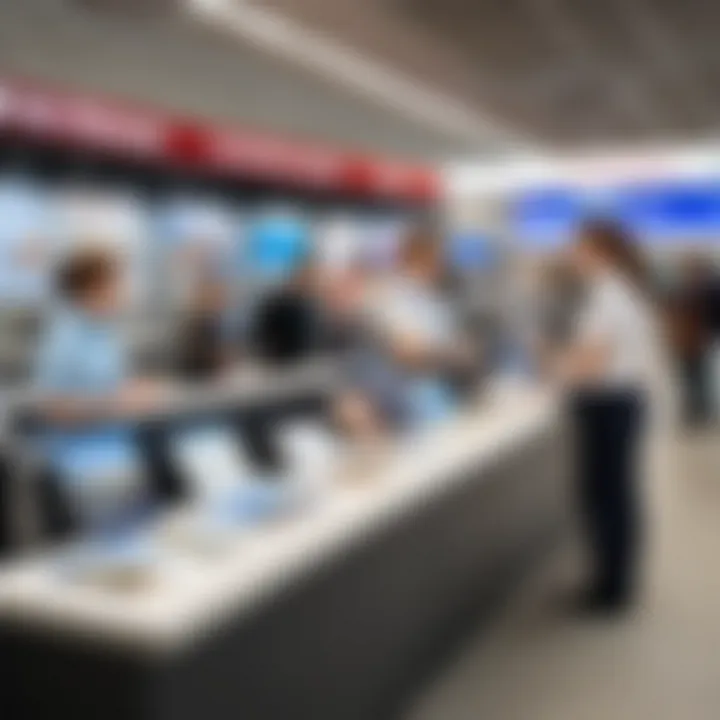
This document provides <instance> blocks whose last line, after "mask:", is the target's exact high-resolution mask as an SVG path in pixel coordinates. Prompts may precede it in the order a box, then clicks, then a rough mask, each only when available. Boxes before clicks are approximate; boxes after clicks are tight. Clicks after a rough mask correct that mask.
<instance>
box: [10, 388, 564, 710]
mask: <svg viewBox="0 0 720 720" xmlns="http://www.w3.org/2000/svg"><path fill="white" fill-rule="evenodd" d="M562 436H563V430H562V424H561V423H560V421H559V417H558V410H557V407H556V403H555V401H554V399H553V398H552V397H551V396H549V395H547V394H545V393H543V392H541V391H538V390H530V389H525V390H516V391H513V392H510V393H508V392H502V393H499V394H498V395H497V396H496V397H494V398H491V399H487V400H486V401H485V403H484V404H483V406H482V407H480V408H478V409H477V410H475V411H472V412H468V413H466V414H465V415H464V416H462V417H460V418H458V419H457V420H456V421H453V422H452V423H450V424H448V425H446V426H444V427H443V428H441V429H437V430H434V431H432V432H429V433H426V434H424V435H415V436H414V437H411V438H410V437H409V438H406V439H403V440H402V441H398V443H397V444H396V445H395V446H394V447H393V448H392V449H390V450H388V451H387V452H386V455H385V456H384V457H382V459H381V460H379V461H378V463H377V466H376V467H374V468H373V469H372V470H368V472H367V474H366V477H363V478H360V479H358V478H355V479H354V480H353V481H352V482H350V481H348V480H347V479H343V478H342V477H341V478H338V481H337V482H336V483H334V484H333V486H332V489H331V490H330V491H329V492H328V494H327V497H326V498H325V499H324V500H323V502H321V503H318V504H317V505H316V506H314V507H313V508H312V509H311V510H309V511H308V512H306V513H303V514H302V515H299V516H297V517H295V518H292V519H288V520H287V521H285V523H284V524H283V525H282V527H278V528H275V529H270V528H266V529H264V530H262V531H258V532H257V533H255V534H249V535H248V536H246V537H244V538H242V540H239V541H238V545H237V548H236V549H234V550H233V551H232V552H230V553H228V554H227V555H226V556H223V557H218V558H214V559H213V560H212V561H208V562H207V563H205V564H204V565H203V566H202V567H199V566H198V567H194V568H193V567H190V566H183V567H177V568H174V569H173V570H172V571H168V572H166V573H164V574H163V575H162V576H161V577H159V579H158V581H157V582H156V583H154V584H153V585H152V586H151V587H148V588H146V589H143V591H142V592H140V593H138V594H137V595H132V596H127V595H122V594H121V595H113V594H111V593H110V592H108V591H102V590H99V589H92V588H89V587H84V588H83V587H79V586H74V585H72V584H69V583H61V582H59V581H58V580H57V579H56V576H55V575H54V574H53V573H50V572H49V571H48V569H47V559H46V558H43V557H39V558H34V559H29V560H25V561H23V562H21V563H16V564H15V565H13V566H11V567H9V568H7V569H6V570H5V571H4V572H3V573H2V576H1V577H0V628H1V632H0V639H1V640H2V643H3V645H4V646H5V647H4V648H3V649H2V651H3V654H5V652H6V651H7V652H8V653H11V655H10V657H12V658H13V660H12V661H11V666H12V672H13V678H12V681H11V683H10V688H12V691H13V697H12V701H13V706H12V707H13V708H14V710H15V712H16V713H20V714H19V715H17V717H22V718H33V720H34V719H35V718H38V719H41V718H45V717H50V716H53V717H56V716H57V713H58V712H62V713H63V714H65V713H67V716H68V717H73V718H75V719H76V720H82V718H96V717H103V718H104V719H105V720H112V719H114V718H118V720H120V719H123V720H128V719H130V718H150V717H152V718H154V719H155V720H159V719H160V720H161V719H163V718H167V719H168V720H171V719H172V720H184V719H185V718H188V719H190V718H199V717H207V718H213V720H223V719H224V718H228V719H229V718H240V717H242V718H244V719H250V720H254V719H256V718H257V720H273V719H274V718H278V719H280V718H282V720H286V719H287V718H311V719H312V720H323V719H324V718H328V720H330V719H332V720H337V719H338V718H342V720H352V719H354V718H358V720H360V719H362V720H369V719H372V720H375V718H378V717H384V716H385V715H386V714H387V713H388V712H391V711H392V709H393V708H394V707H395V706H396V703H397V702H399V701H400V700H401V699H402V698H403V697H404V695H405V693H406V692H407V691H408V689H409V688H410V687H411V686H412V685H413V683H414V682H416V681H417V680H418V678H419V677H420V675H421V674H422V673H423V672H425V671H426V670H427V667H428V663H429V662H432V660H433V658H435V657H436V656H437V652H438V651H439V648H441V647H443V646H444V645H445V644H446V643H447V642H449V640H450V638H451V637H452V636H453V635H455V634H456V633H458V632H460V633H461V632H463V631H464V630H466V629H467V624H468V623H469V622H470V621H471V619H472V618H474V617H475V616H477V614H478V613H481V612H482V610H483V608H484V607H486V606H487V604H488V603H489V602H490V600H491V599H492V598H494V597H495V596H497V595H498V594H499V593H501V592H502V590H503V589H504V588H506V587H507V586H508V584H509V582H510V580H511V578H514V577H516V576H517V574H518V573H519V572H520V571H521V569H522V568H523V567H525V566H526V565H527V563H528V562H529V561H530V560H531V559H532V558H533V557H534V556H535V555H536V553H537V552H539V551H540V550H541V549H542V548H543V547H545V546H546V544H547V542H549V541H550V539H551V538H552V537H553V536H554V535H555V534H556V532H557V531H558V530H559V529H560V528H561V527H562V526H563V525H564V507H565V497H564V488H563V483H564V472H563V458H564V453H563V452H562V449H563V447H562ZM11 717H12V716H11Z"/></svg>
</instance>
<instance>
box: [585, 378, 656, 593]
mask: <svg viewBox="0 0 720 720" xmlns="http://www.w3.org/2000/svg"><path fill="white" fill-rule="evenodd" d="M644 415H645V400H644V397H643V395H642V393H635V392H630V391H627V392H625V391H623V392H621V391H596V392H586V393H578V394H577V395H576V396H575V397H574V398H573V400H572V416H573V419H574V425H575V428H574V430H575V432H576V438H577V439H576V443H577V445H576V455H577V457H576V463H577V466H576V473H577V485H578V490H579V499H580V504H581V509H582V515H583V519H584V527H585V531H586V537H587V541H588V547H589V551H590V558H591V562H592V572H593V575H594V577H593V581H594V585H593V588H592V589H593V591H594V592H596V593H598V594H599V595H600V596H601V597H603V598H604V599H607V600H612V601H625V600H627V599H629V597H630V595H631V594H632V592H633V589H634V585H635V575H636V571H637V566H638V545H639V540H640V511H639V492H640V488H639V478H638V475H639V465H640V454H641V452H640V450H641V438H642V428H643V424H644V422H643V420H644Z"/></svg>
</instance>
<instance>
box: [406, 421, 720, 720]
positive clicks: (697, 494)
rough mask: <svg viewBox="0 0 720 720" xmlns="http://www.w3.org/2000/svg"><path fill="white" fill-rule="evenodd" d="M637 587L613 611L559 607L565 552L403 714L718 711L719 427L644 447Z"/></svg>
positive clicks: (413, 719) (587, 716)
mask: <svg viewBox="0 0 720 720" xmlns="http://www.w3.org/2000/svg"><path fill="white" fill-rule="evenodd" d="M653 459H654V462H653V465H654V468H653V472H652V473H649V482H648V493H647V497H648V501H649V506H650V512H649V517H650V520H651V522H650V523H649V528H648V529H649V542H648V562H647V565H648V571H647V581H646V591H645V593H644V596H643V599H642V602H641V604H640V605H639V607H638V610H637V611H636V612H635V613H634V614H633V615H632V616H631V617H628V618H626V619H623V620H613V621H609V620H605V621H600V620H595V621H587V620H584V621H581V620H579V619H577V618H571V617H569V616H568V615H566V614H565V613H563V612H560V611H559V605H558V603H557V598H558V593H559V592H560V591H561V590H562V589H563V588H567V587H568V581H569V577H568V576H569V575H571V574H574V573H572V572H571V568H572V566H573V564H574V563H572V562H571V561H570V559H569V558H570V552H569V549H565V550H564V551H563V552H562V553H559V555H558V557H556V558H553V560H552V561H551V562H550V563H549V564H548V566H547V567H545V568H542V569H541V571H539V572H538V574H537V577H535V578H533V579H532V580H531V581H530V582H528V584H527V586H526V587H524V588H523V589H522V592H519V593H518V596H517V597H516V598H515V599H514V600H513V602H511V603H510V604H509V606H508V607H507V608H506V609H505V610H504V611H503V612H502V614H501V617H500V618H499V620H498V622H497V623H495V624H493V626H492V627H491V628H489V629H485V630H484V631H483V633H482V636H478V637H476V638H472V639H471V640H470V642H469V643H468V644H467V646H466V647H465V649H464V651H462V652H461V654H460V656H459V657H458V658H457V659H456V661H455V662H453V663H451V665H450V666H449V667H446V668H445V670H444V672H441V674H440V676H439V677H438V678H437V681H436V682H435V683H434V684H433V685H432V686H431V687H429V688H427V689H426V691H425V693H423V695H422V696H421V697H420V698H419V699H418V701H417V704H416V705H415V707H414V709H413V710H412V711H411V712H410V713H409V714H408V715H407V718H406V720H480V719H482V720H646V719H647V720H718V719H720V434H718V435H711V434H708V435H706V436H704V437H695V438H693V439H691V440H689V439H685V440H682V441H674V442H672V443H664V444H663V445H662V447H661V448H660V450H659V451H657V452H655V453H654V455H653Z"/></svg>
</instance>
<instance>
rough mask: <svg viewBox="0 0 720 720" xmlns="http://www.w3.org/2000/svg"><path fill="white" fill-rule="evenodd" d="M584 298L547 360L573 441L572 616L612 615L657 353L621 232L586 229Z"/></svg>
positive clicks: (627, 587) (628, 541) (634, 537)
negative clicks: (579, 558)
mask: <svg viewBox="0 0 720 720" xmlns="http://www.w3.org/2000/svg"><path fill="white" fill-rule="evenodd" d="M572 261H573V263H574V266H575V268H576V269H577V270H578V271H579V273H580V274H581V276H582V277H583V278H584V279H585V281H586V282H587V285H588V295H587V300H586V304H585V306H584V308H583V309H582V311H581V313H580V316H579V318H578V322H577V325H576V333H575V337H574V338H573V340H572V342H571V344H570V346H569V347H568V348H567V349H566V350H564V351H562V352H561V353H560V354H559V355H557V356H556V357H555V358H554V368H555V370H556V372H557V373H558V374H559V376H560V378H561V379H562V380H564V382H565V386H566V387H567V389H568V391H569V399H570V408H571V416H572V419H573V422H574V428H573V429H574V431H575V432H576V433H577V435H576V437H577V447H576V453H577V462H578V465H577V479H576V480H577V484H578V486H579V487H578V489H579V495H580V498H581V502H582V510H583V516H584V519H585V530H586V534H587V540H588V547H589V551H590V557H591V561H592V563H591V564H592V568H591V570H592V580H591V584H590V586H589V588H588V590H587V592H586V593H585V594H583V596H582V608H583V609H585V610H591V611H603V612H606V611H617V610H620V609H622V608H624V607H625V606H626V605H627V604H628V603H629V602H630V601H631V600H632V597H633V593H634V591H635V590H636V575H637V571H638V566H639V562H638V560H639V557H638V555H639V541H640V533H639V526H640V507H639V506H640V485H639V477H638V475H639V468H640V461H641V446H642V439H643V435H644V428H645V425H646V415H647V413H648V410H649V399H650V390H651V387H652V380H653V377H654V375H655V369H656V368H657V367H658V361H659V344H658V342H657V333H656V327H655V320H654V317H653V311H652V309H651V302H650V299H649V297H648V293H647V290H646V287H647V286H646V284H645V283H646V280H645V270H644V266H643V262H642V260H641V258H640V256H639V254H638V251H637V249H636V246H635V245H634V244H633V242H632V240H631V239H630V238H629V237H628V236H627V235H626V233H625V231H624V229H623V228H621V227H620V226H618V225H616V224H614V223H612V222H610V221H606V220H590V221H587V222H585V223H584V224H583V226H582V227H581V228H580V231H579V234H578V239H577V241H576V242H575V244H574V247H573V249H572Z"/></svg>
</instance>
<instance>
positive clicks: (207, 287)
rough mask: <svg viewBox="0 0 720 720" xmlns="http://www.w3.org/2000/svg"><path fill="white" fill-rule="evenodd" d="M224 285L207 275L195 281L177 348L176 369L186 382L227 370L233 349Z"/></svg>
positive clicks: (226, 289) (202, 378)
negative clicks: (177, 365) (177, 364)
mask: <svg viewBox="0 0 720 720" xmlns="http://www.w3.org/2000/svg"><path fill="white" fill-rule="evenodd" d="M229 309H230V302H229V297H228V288H227V285H226V284H225V283H224V282H223V281H222V280H221V279H220V278H219V277H217V276H216V275H215V274H213V273H210V272H208V273H206V274H205V275H204V276H203V277H202V278H201V279H200V280H199V282H198V286H197V288H196V291H195V294H194V297H193V303H192V305H191V307H190V308H189V310H188V312H187V315H186V318H185V321H184V323H183V327H182V330H181V339H180V347H179V353H178V358H179V366H180V367H179V369H180V372H181V374H182V376H183V377H184V378H186V379H188V380H204V379H208V378H212V377H214V376H216V375H217V374H218V373H220V372H222V370H224V369H225V368H227V367H228V364H229V361H230V359H231V355H232V353H231V350H232V345H233V343H232V340H233V338H232V327H231V323H230V319H231V318H229Z"/></svg>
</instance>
